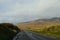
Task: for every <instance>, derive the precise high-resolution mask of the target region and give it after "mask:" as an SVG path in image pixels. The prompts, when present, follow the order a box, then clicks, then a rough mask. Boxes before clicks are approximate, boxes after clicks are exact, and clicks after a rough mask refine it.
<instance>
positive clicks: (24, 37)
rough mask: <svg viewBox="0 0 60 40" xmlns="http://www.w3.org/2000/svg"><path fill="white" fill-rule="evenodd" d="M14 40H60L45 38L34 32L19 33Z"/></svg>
mask: <svg viewBox="0 0 60 40" xmlns="http://www.w3.org/2000/svg"><path fill="white" fill-rule="evenodd" d="M13 40H60V39H55V38H52V37H46V36H43V35H40V34H37V33H34V32H30V31H27V30H24V31H21V32H20V33H18V34H17V35H16V37H14V39H13Z"/></svg>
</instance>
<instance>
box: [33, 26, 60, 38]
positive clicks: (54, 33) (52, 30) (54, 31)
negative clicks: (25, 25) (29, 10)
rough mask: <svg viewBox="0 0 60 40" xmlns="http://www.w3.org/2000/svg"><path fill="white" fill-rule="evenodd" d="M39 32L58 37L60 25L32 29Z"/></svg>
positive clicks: (59, 36)
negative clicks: (39, 29) (38, 29)
mask: <svg viewBox="0 0 60 40" xmlns="http://www.w3.org/2000/svg"><path fill="white" fill-rule="evenodd" d="M33 32H36V33H39V34H44V35H47V36H52V37H55V38H60V26H51V27H49V28H48V29H44V30H42V31H33Z"/></svg>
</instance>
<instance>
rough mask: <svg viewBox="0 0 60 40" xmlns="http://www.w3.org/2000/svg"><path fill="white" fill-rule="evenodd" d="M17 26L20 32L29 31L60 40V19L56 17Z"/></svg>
mask: <svg viewBox="0 0 60 40" xmlns="http://www.w3.org/2000/svg"><path fill="white" fill-rule="evenodd" d="M17 26H18V27H19V28H20V29H21V30H31V31H33V32H36V33H40V34H44V35H49V36H53V37H56V38H60V18H58V17H56V18H51V19H38V20H34V21H29V22H24V23H19V24H18V25H17Z"/></svg>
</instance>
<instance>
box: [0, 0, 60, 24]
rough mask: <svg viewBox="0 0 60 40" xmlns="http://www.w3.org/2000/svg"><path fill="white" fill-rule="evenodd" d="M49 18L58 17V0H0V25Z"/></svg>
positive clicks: (59, 13) (59, 1)
mask: <svg viewBox="0 0 60 40" xmlns="http://www.w3.org/2000/svg"><path fill="white" fill-rule="evenodd" d="M51 17H60V0H0V23H1V22H12V23H18V22H24V21H31V20H35V19H40V18H51Z"/></svg>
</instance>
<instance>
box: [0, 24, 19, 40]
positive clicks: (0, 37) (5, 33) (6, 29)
mask: <svg viewBox="0 0 60 40" xmlns="http://www.w3.org/2000/svg"><path fill="white" fill-rule="evenodd" d="M18 32H20V29H18V28H17V26H15V25H13V24H10V23H1V24H0V40H12V39H13V37H14V36H15V35H16V34H17V33H18Z"/></svg>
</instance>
